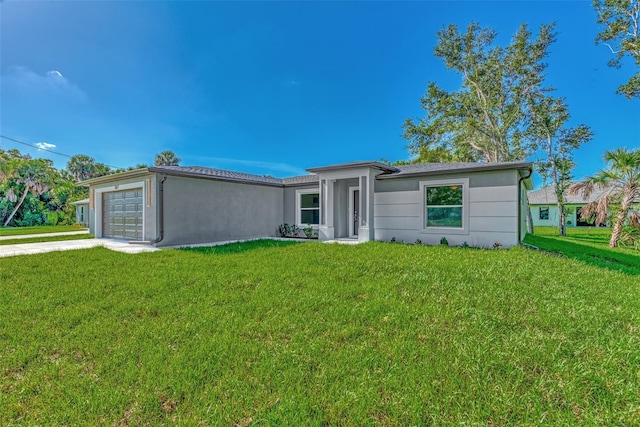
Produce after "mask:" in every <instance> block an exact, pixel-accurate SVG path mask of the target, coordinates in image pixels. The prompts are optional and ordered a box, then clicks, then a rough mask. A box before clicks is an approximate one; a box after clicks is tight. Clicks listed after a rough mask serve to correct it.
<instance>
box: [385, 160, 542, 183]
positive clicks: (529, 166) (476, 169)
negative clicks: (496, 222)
mask: <svg viewBox="0 0 640 427" xmlns="http://www.w3.org/2000/svg"><path fill="white" fill-rule="evenodd" d="M510 169H513V170H522V169H527V170H530V171H533V163H531V162H522V163H505V164H496V165H484V166H483V165H482V163H479V164H478V166H472V167H468V168H457V169H439V170H433V171H418V172H407V173H402V174H382V175H378V176H376V179H391V178H410V177H416V176H432V175H452V174H461V173H468V172H490V171H497V170H510Z"/></svg>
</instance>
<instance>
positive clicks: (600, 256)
mask: <svg viewBox="0 0 640 427" xmlns="http://www.w3.org/2000/svg"><path fill="white" fill-rule="evenodd" d="M570 239H571V240H569V239H561V238H555V237H547V236H536V235H532V234H527V236H526V238H525V240H524V241H525V243H527V244H529V245H532V246H536V247H538V248H540V249H542V250H544V251H547V252H553V253H557V254H561V255H564V256H566V257H567V258H571V259H575V260H578V261H581V262H584V263H585V264H589V265H593V266H596V267H600V268H606V269H607V270H612V271H617V272H620V273H625V274H629V275H632V276H640V254H639V255H635V254H631V253H625V252H617V251H614V250H610V249H608V248H598V247H594V246H590V245H584V244H581V243H578V242H575V241H574V239H575V236H572V237H571V238H570ZM584 240H588V241H591V239H584Z"/></svg>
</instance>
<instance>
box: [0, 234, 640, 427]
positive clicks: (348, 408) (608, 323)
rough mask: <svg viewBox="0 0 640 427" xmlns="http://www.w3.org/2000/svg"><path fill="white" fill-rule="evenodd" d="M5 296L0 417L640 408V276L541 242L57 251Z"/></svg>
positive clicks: (3, 281)
mask: <svg viewBox="0 0 640 427" xmlns="http://www.w3.org/2000/svg"><path fill="white" fill-rule="evenodd" d="M257 246H259V245H257ZM0 307H1V314H0V425H15V424H23V425H77V424H84V425H147V424H150V425H173V424H180V425H199V424H201V425H241V426H248V425H296V426H297V425H305V426H321V425H347V426H349V425H451V424H456V425H461V424H462V425H540V424H547V425H576V424H582V425H638V424H640V405H639V402H640V371H639V369H640V368H639V367H640V316H639V314H638V313H640V286H639V282H638V277H637V276H635V275H633V274H628V273H624V272H617V271H612V270H610V269H606V268H601V267H598V266H595V265H589V264H586V263H584V262H581V261H578V260H572V259H566V258H563V257H558V256H554V255H551V254H548V253H545V252H542V251H535V250H530V249H525V248H514V249H511V250H480V249H463V248H451V247H442V246H434V247H425V246H414V245H403V244H390V243H376V242H372V243H367V244H363V245H356V246H350V245H327V244H321V243H316V242H310V243H301V244H294V245H288V246H283V247H270V248H260V247H254V248H252V249H251V250H246V251H242V252H238V253H223V254H220V253H217V254H206V253H201V252H198V251H188V250H165V251H160V252H154V253H143V254H138V255H128V254H122V253H117V252H111V251H109V250H107V249H104V248H95V249H90V250H82V251H69V252H54V253H48V254H41V255H32V256H28V257H27V256H24V257H14V258H2V259H0Z"/></svg>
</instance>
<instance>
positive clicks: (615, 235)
mask: <svg viewBox="0 0 640 427" xmlns="http://www.w3.org/2000/svg"><path fill="white" fill-rule="evenodd" d="M630 205H631V203H630V202H627V201H626V200H623V201H622V206H621V207H620V210H619V211H618V215H616V222H615V223H614V224H613V231H612V233H611V240H609V247H610V248H615V247H616V246H618V240H620V236H621V235H622V227H623V226H624V220H625V219H627V214H628V213H629V207H630Z"/></svg>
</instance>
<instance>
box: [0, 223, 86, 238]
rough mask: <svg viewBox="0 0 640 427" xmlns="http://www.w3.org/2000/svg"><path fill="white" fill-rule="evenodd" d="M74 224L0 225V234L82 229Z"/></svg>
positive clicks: (13, 234)
mask: <svg viewBox="0 0 640 427" xmlns="http://www.w3.org/2000/svg"><path fill="white" fill-rule="evenodd" d="M82 230H84V228H79V227H77V226H74V225H39V226H35V227H0V236H21V235H25V234H43V233H60V232H64V231H82Z"/></svg>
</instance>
